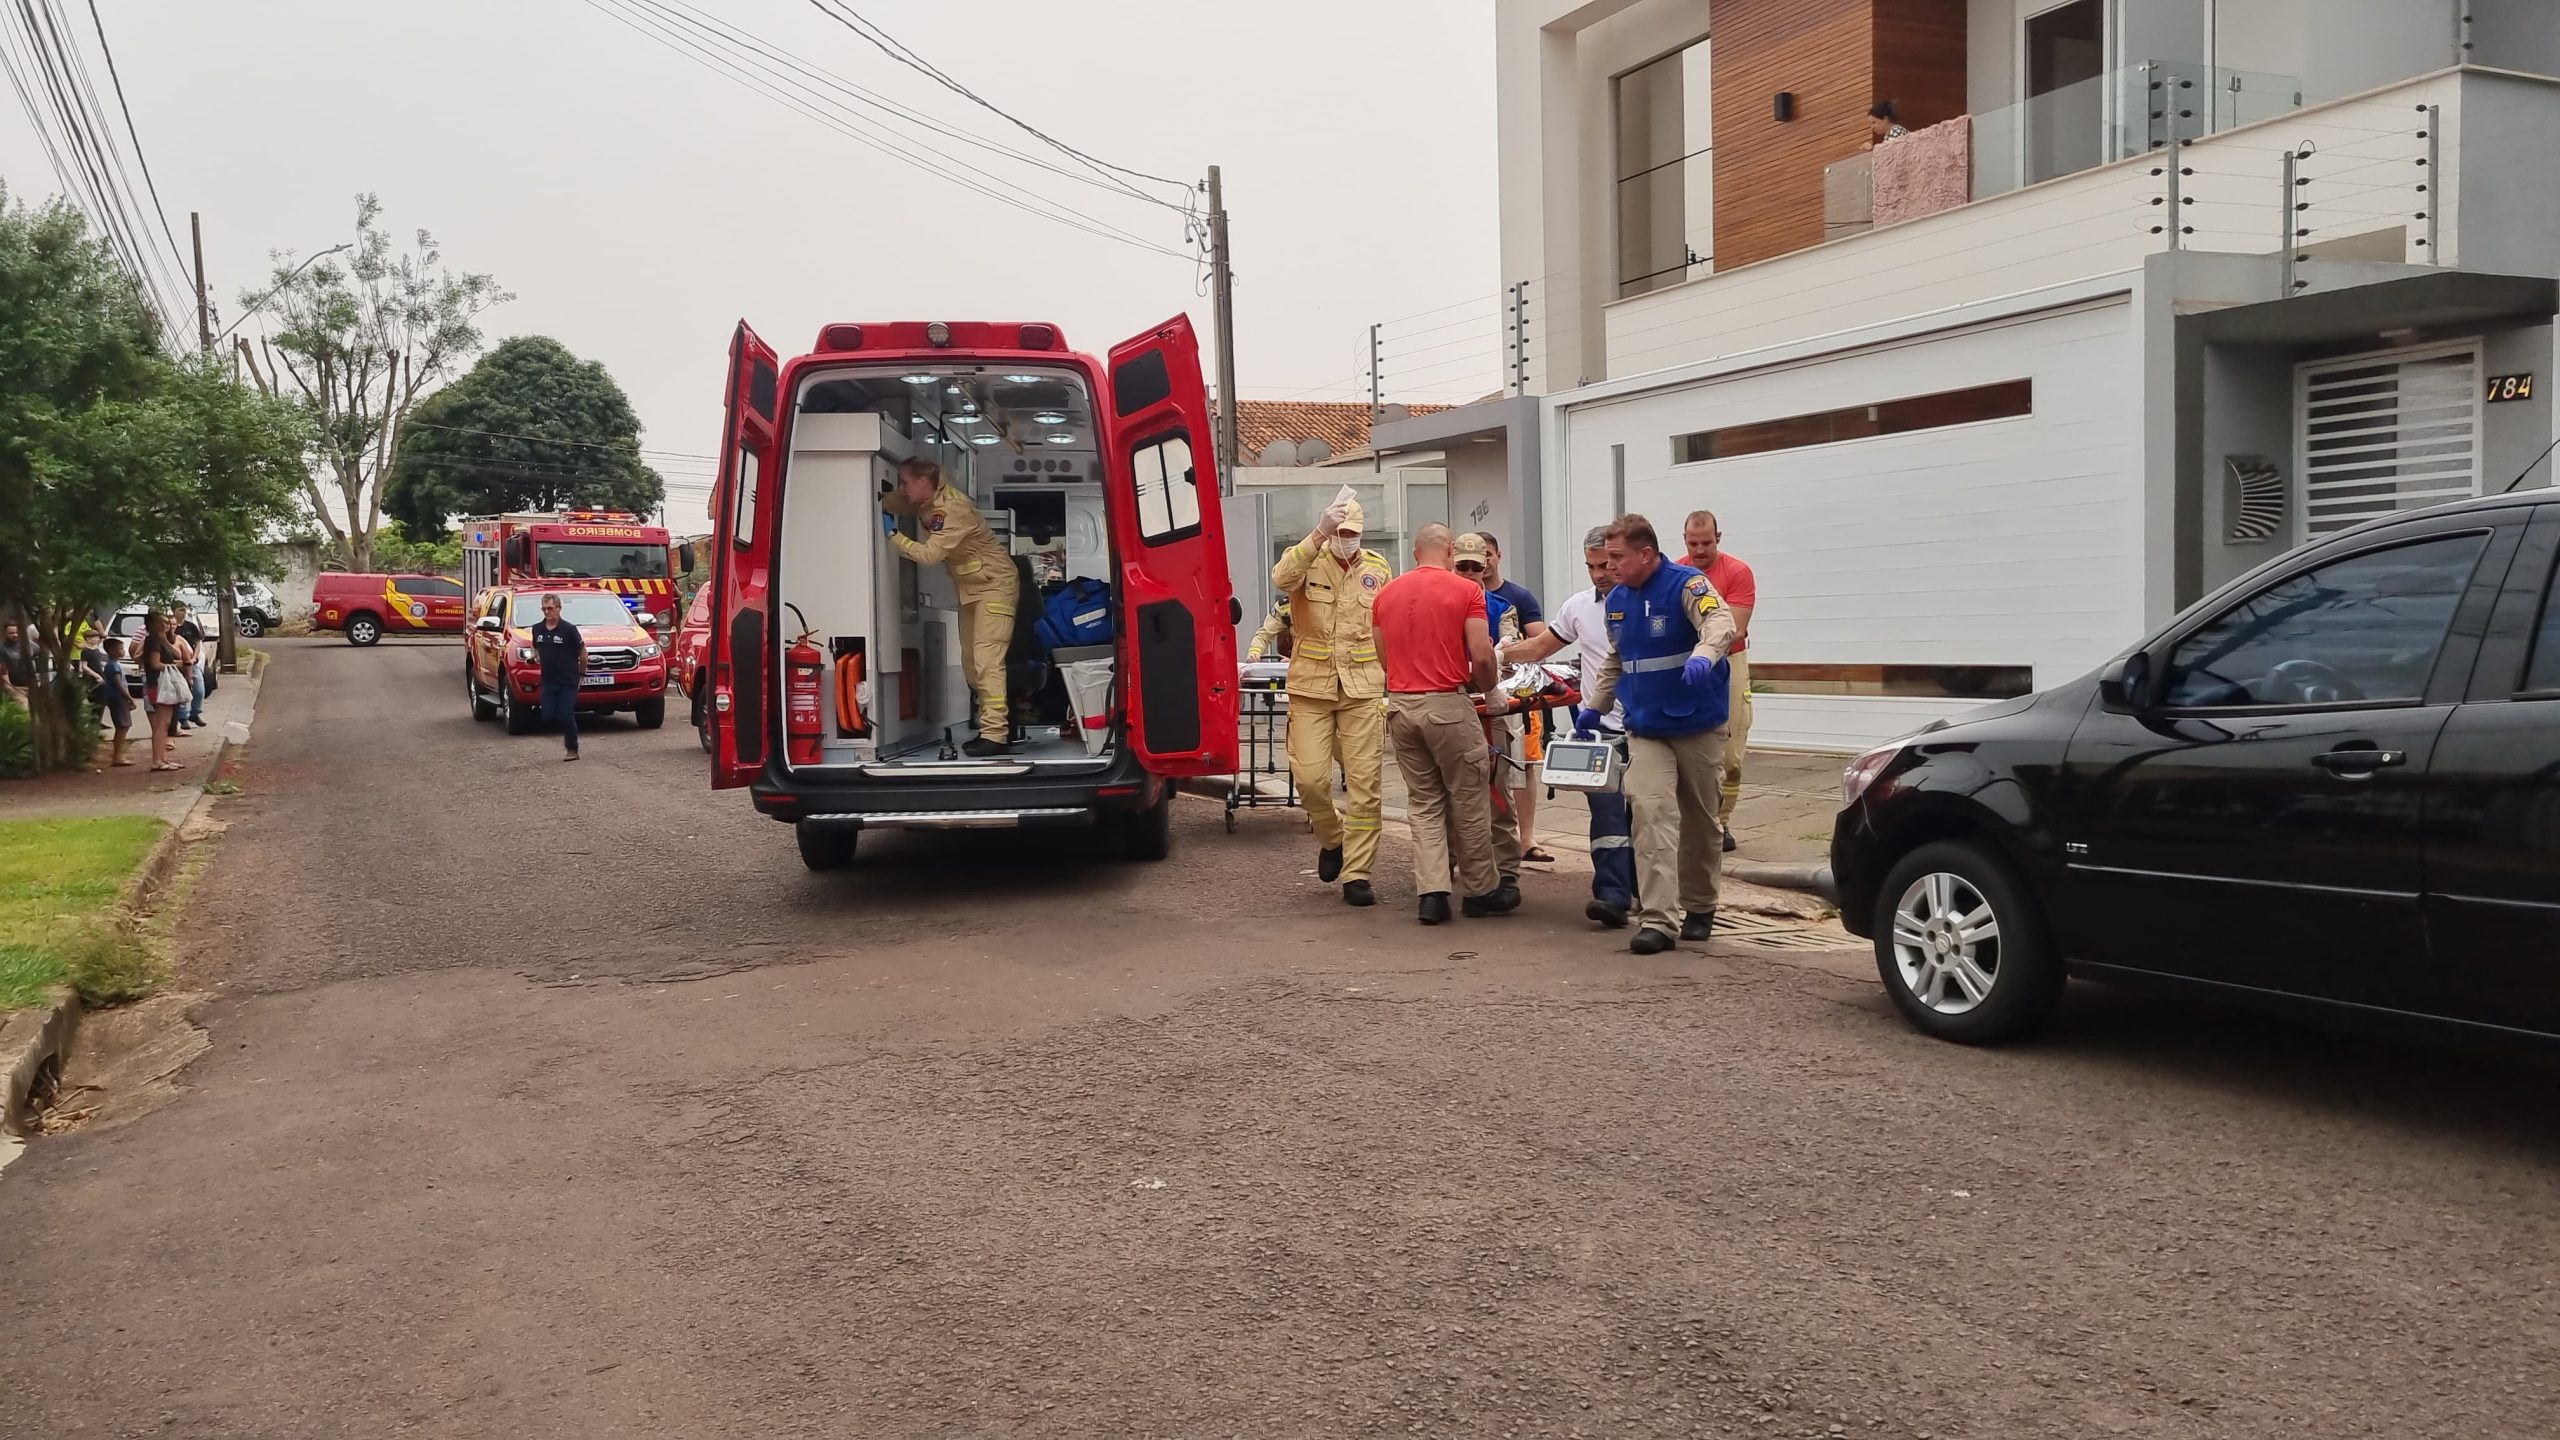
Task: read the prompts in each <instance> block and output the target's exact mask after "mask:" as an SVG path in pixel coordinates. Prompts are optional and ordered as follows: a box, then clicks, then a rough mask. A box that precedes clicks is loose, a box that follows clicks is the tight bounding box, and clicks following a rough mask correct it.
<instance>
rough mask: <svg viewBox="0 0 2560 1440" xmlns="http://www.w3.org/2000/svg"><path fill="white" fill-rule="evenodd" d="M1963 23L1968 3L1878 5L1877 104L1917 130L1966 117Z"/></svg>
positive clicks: (1932, 0) (1879, 0)
mask: <svg viewBox="0 0 2560 1440" xmlns="http://www.w3.org/2000/svg"><path fill="white" fill-rule="evenodd" d="M1964 17H1965V0H1875V41H1876V51H1875V57H1876V58H1875V92H1876V93H1875V98H1876V99H1877V100H1890V101H1892V102H1893V104H1894V108H1895V109H1896V110H1898V111H1900V112H1901V114H1902V123H1903V124H1905V125H1908V126H1910V127H1911V128H1912V129H1914V130H1919V129H1923V128H1925V127H1927V126H1931V125H1935V124H1937V123H1938V122H1940V121H1942V120H1953V119H1954V118H1956V117H1957V116H1959V115H1962V114H1963V113H1965V105H1966V97H1965V73H1964V67H1965V19H1964ZM1868 103H1870V104H1872V103H1874V102H1873V101H1870V102H1868Z"/></svg>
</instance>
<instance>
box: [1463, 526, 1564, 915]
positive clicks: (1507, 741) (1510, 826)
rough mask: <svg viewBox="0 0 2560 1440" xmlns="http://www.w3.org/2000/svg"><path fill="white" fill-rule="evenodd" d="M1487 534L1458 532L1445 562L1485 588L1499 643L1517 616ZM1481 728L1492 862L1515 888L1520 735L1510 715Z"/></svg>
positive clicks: (1489, 629) (1515, 630)
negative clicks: (1488, 766) (1488, 772)
mask: <svg viewBox="0 0 2560 1440" xmlns="http://www.w3.org/2000/svg"><path fill="white" fill-rule="evenodd" d="M1490 538H1491V537H1489V536H1486V535H1484V534H1482V533H1481V532H1476V533H1470V534H1466V535H1461V536H1459V537H1458V539H1457V543H1456V544H1455V546H1453V547H1452V549H1451V551H1450V556H1451V558H1450V566H1449V568H1451V569H1452V570H1455V571H1457V572H1458V576H1459V578H1461V579H1464V580H1469V581H1472V582H1474V583H1475V585H1476V586H1477V588H1479V589H1481V590H1483V591H1484V620H1485V630H1486V633H1487V634H1488V635H1489V636H1491V638H1492V640H1493V643H1494V644H1495V645H1496V646H1497V647H1499V646H1503V645H1508V644H1511V643H1513V642H1515V641H1517V640H1519V639H1520V638H1521V635H1520V619H1521V616H1520V609H1519V607H1518V606H1516V605H1514V604H1512V603H1511V599H1510V597H1509V596H1507V595H1504V594H1503V593H1502V592H1501V591H1499V590H1497V589H1495V588H1494V583H1493V576H1494V574H1495V570H1494V561H1493V547H1492V545H1491V544H1489V543H1488V541H1489V540H1490ZM1538 629H1539V633H1541V634H1544V633H1545V631H1546V627H1545V626H1544V625H1541V626H1539V627H1538ZM1501 679H1502V675H1501V671H1500V670H1499V669H1497V670H1496V671H1495V672H1494V685H1496V686H1498V685H1500V684H1501ZM1488 695H1489V697H1490V698H1491V699H1492V700H1493V702H1494V703H1495V704H1497V705H1498V704H1501V703H1503V701H1502V697H1500V696H1499V695H1498V694H1493V693H1492V687H1488ZM1484 732H1485V747H1486V750H1487V752H1488V753H1489V754H1490V755H1491V757H1492V763H1493V788H1494V789H1495V791H1497V792H1499V793H1497V794H1496V795H1494V797H1493V798H1492V800H1491V801H1490V802H1489V803H1490V804H1491V805H1492V806H1493V853H1494V863H1495V864H1496V865H1497V866H1498V867H1499V868H1500V869H1501V871H1502V886H1503V888H1504V889H1506V890H1508V891H1510V892H1512V893H1513V894H1517V893H1518V892H1519V889H1520V860H1521V856H1522V854H1523V852H1525V851H1526V850H1527V848H1528V847H1527V846H1526V845H1525V844H1524V843H1523V842H1522V840H1521V836H1520V807H1519V797H1518V791H1519V788H1520V787H1519V781H1520V778H1521V777H1522V776H1523V775H1525V774H1526V773H1528V772H1526V771H1525V770H1523V769H1522V768H1521V765H1520V754H1519V742H1520V736H1519V734H1518V733H1517V732H1516V731H1515V730H1514V729H1513V728H1512V724H1511V717H1509V716H1496V717H1488V718H1487V719H1486V720H1485V722H1484Z"/></svg>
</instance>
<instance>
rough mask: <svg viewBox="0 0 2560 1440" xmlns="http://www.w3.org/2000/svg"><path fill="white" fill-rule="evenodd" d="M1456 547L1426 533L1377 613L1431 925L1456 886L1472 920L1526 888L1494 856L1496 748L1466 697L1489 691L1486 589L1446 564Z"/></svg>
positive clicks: (1382, 594)
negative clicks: (1410, 565)
mask: <svg viewBox="0 0 2560 1440" xmlns="http://www.w3.org/2000/svg"><path fill="white" fill-rule="evenodd" d="M1456 545H1457V536H1455V535H1454V534H1452V533H1451V532H1450V530H1449V527H1448V526H1446V525H1438V524H1433V525H1425V526H1423V527H1422V529H1421V530H1420V531H1419V532H1417V533H1416V534H1415V535H1414V537H1413V560H1414V567H1413V568H1412V569H1411V570H1408V571H1406V572H1405V573H1404V574H1402V575H1399V576H1397V577H1396V578H1395V579H1393V580H1390V581H1388V582H1387V584H1386V587H1385V588H1384V589H1382V590H1380V591H1379V592H1378V599H1377V603H1376V605H1375V607H1374V608H1373V611H1372V619H1373V624H1374V625H1375V627H1376V632H1377V636H1378V649H1379V652H1380V658H1381V659H1383V660H1384V661H1385V662H1386V667H1387V746H1388V748H1389V749H1390V750H1391V751H1393V752H1394V754H1395V757H1396V768H1397V769H1398V770H1400V771H1402V772H1403V774H1404V788H1405V818H1406V822H1407V823H1408V824H1409V825H1411V826H1412V827H1413V888H1414V891H1415V893H1416V894H1417V895H1418V896H1419V897H1420V899H1419V902H1418V909H1419V916H1420V919H1421V921H1422V923H1423V924H1425V925H1444V924H1447V923H1448V920H1449V888H1450V886H1451V884H1452V883H1453V882H1454V883H1455V884H1458V885H1461V886H1463V887H1465V888H1464V894H1465V897H1466V898H1465V901H1464V909H1465V911H1466V913H1467V914H1469V915H1501V914H1507V913H1508V912H1510V911H1512V910H1516V909H1518V908H1519V907H1520V887H1519V886H1518V885H1517V884H1516V883H1508V884H1506V883H1505V882H1504V880H1503V878H1502V870H1501V867H1500V864H1499V862H1498V860H1497V858H1496V856H1495V853H1494V839H1493V751H1492V748H1491V747H1490V746H1489V745H1488V744H1487V743H1486V741H1485V733H1484V719H1483V717H1482V716H1480V715H1478V714H1477V713H1476V706H1475V701H1474V700H1473V699H1472V698H1471V697H1470V695H1469V693H1468V692H1470V691H1483V690H1488V689H1491V688H1492V686H1493V683H1494V670H1493V635H1492V632H1491V630H1490V629H1489V628H1488V627H1487V625H1486V622H1485V599H1484V588H1483V587H1482V586H1480V585H1477V584H1476V583H1475V582H1474V581H1472V580H1467V579H1464V578H1462V577H1460V576H1459V575H1458V574H1456V573H1455V572H1454V571H1452V570H1451V569H1450V568H1449V564H1450V560H1451V558H1452V556H1453V554H1454V552H1455V550H1456ZM1453 871H1454V875H1453V873H1452V872H1453Z"/></svg>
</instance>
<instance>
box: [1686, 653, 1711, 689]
mask: <svg viewBox="0 0 2560 1440" xmlns="http://www.w3.org/2000/svg"><path fill="white" fill-rule="evenodd" d="M1715 673H1716V662H1714V661H1713V660H1710V659H1708V658H1707V657H1706V656H1704V655H1692V656H1690V657H1689V663H1688V664H1686V665H1683V666H1681V667H1680V678H1681V679H1683V680H1686V681H1688V682H1689V683H1690V684H1692V685H1704V684H1706V683H1707V681H1708V680H1710V679H1712V678H1714V676H1715Z"/></svg>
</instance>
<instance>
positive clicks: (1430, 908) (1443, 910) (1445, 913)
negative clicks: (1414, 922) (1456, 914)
mask: <svg viewBox="0 0 2560 1440" xmlns="http://www.w3.org/2000/svg"><path fill="white" fill-rule="evenodd" d="M1421 909H1422V923H1423V924H1425V925H1446V924H1448V923H1449V892H1448V891H1446V890H1434V891H1432V892H1431V893H1430V894H1428V895H1425V896H1423V897H1422V907H1421Z"/></svg>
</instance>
